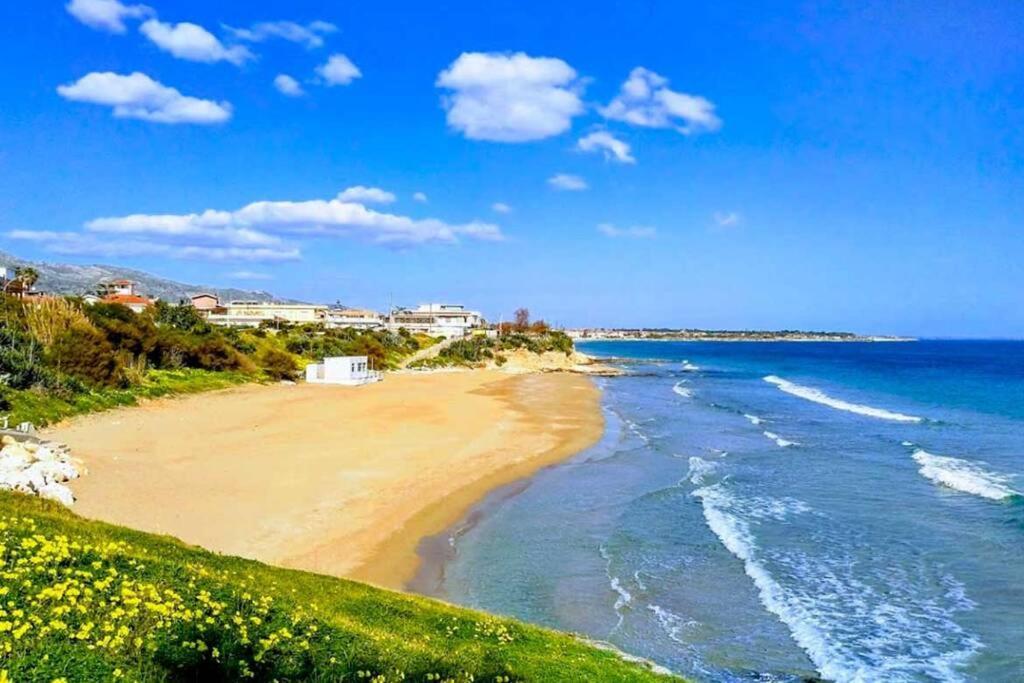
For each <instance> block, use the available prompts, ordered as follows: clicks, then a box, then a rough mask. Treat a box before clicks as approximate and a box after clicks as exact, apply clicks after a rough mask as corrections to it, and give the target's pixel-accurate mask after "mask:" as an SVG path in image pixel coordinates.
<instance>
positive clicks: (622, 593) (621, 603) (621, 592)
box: [598, 545, 633, 630]
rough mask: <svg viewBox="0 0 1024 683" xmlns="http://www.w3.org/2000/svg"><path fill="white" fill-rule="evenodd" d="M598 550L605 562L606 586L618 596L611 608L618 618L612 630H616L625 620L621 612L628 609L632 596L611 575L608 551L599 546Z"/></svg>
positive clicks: (610, 558)
mask: <svg viewBox="0 0 1024 683" xmlns="http://www.w3.org/2000/svg"><path fill="white" fill-rule="evenodd" d="M598 550H599V552H600V553H601V557H603V558H604V560H605V574H606V575H607V576H608V584H609V586H611V589H612V590H613V591H614V592H615V593H616V595H617V596H618V597H617V598H615V604H614V605H613V606H612V608H613V609H614V610H615V614H617V615H618V617H619V620H618V622H616V624H615V628H614V629H613V630H618V629H619V627H620V626H622V622H623V620H624V619H625V618H626V615H625V613H624V612H623V611H622V610H623V609H624V608H626V607H629V605H630V603H632V602H633V595H632V594H631V593H630V592H629V591H628V590H626V588H625V587H624V586H623V585H622V582H621V581H620V580H619V577H617V576H615V575H614V574H613V573H612V556H611V554H609V552H608V549H607V548H605V547H604V545H601V546H600V547H599V549H598Z"/></svg>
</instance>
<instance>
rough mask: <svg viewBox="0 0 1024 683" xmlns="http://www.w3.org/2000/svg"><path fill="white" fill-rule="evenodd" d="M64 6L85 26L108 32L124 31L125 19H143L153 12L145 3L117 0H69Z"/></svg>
mask: <svg viewBox="0 0 1024 683" xmlns="http://www.w3.org/2000/svg"><path fill="white" fill-rule="evenodd" d="M64 8H65V9H66V10H67V11H68V13H69V14H70V15H71V16H73V17H74V18H75V19H78V20H79V21H80V22H82V23H83V24H85V25H86V26H88V27H90V28H94V29H98V30H100V31H107V32H109V33H124V32H125V30H126V29H125V25H124V20H125V19H143V18H145V17H148V16H151V15H152V14H153V10H152V9H150V8H149V7H146V6H145V5H125V4H123V3H121V2H118V0H71V2H69V3H68V4H67V5H65V6H64Z"/></svg>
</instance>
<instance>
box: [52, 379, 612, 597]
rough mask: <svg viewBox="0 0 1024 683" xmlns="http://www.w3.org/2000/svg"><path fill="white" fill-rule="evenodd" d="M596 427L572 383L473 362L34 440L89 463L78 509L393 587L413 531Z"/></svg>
mask: <svg viewBox="0 0 1024 683" xmlns="http://www.w3.org/2000/svg"><path fill="white" fill-rule="evenodd" d="M603 427H604V422H603V417H602V415H601V411H600V406H599V392H598V390H597V388H596V387H595V386H594V385H593V383H592V382H591V380H590V379H588V378H586V377H582V376H579V375H570V374H527V375H514V376H509V375H507V374H503V373H500V372H495V371H473V372H439V373H429V374H422V373H420V374H394V375H389V376H388V377H387V379H386V380H385V381H384V382H382V383H380V384H375V385H371V386H365V387H333V386H316V385H305V384H300V385H292V386H285V385H275V386H247V387H242V388H238V389H230V390H227V391H222V392H216V393H209V394H201V395H196V396H189V397H185V398H179V399H167V400H160V401H154V402H152V403H149V404H146V405H143V406H141V407H136V408H126V409H122V410H117V411H111V412H108V413H101V414H98V415H91V416H86V417H82V418H77V419H75V420H73V421H70V422H67V423H65V424H62V425H59V426H57V427H56V428H54V429H51V430H49V431H48V432H47V434H46V436H47V437H48V438H53V439H56V440H59V441H63V442H65V443H67V444H68V445H69V446H70V447H71V449H72V452H73V454H74V455H75V457H77V458H80V459H81V460H83V461H84V462H85V465H86V467H87V468H88V474H87V475H86V476H84V477H83V478H82V479H80V480H78V481H76V482H75V483H74V485H73V487H72V488H73V490H74V493H75V496H76V497H77V499H78V500H77V502H76V504H75V507H74V510H75V511H76V512H77V513H78V514H81V515H83V516H86V517H92V518H96V519H102V520H104V521H108V522H112V523H115V524H122V525H125V526H129V527H133V528H136V529H142V530H145V531H152V532H157V533H165V534H170V535H173V536H177V537H178V538H181V539H182V540H184V541H186V542H189V543H194V544H197V545H200V546H203V547H205V548H209V549H211V550H215V551H218V552H224V553H229V554H233V555H241V556H243V557H250V558H254V559H259V560H262V561H265V562H269V563H271V564H277V565H283V566H288V567H295V568H301V569H308V570H312V571H317V572H321V573H326V574H332V575H336V576H347V577H351V578H356V579H360V580H364V581H369V582H372V583H376V584H378V585H383V586H388V587H392V588H401V587H403V586H404V585H405V584H406V583H407V582H408V581H409V580H411V579H412V577H413V576H414V575H415V574H416V571H417V568H418V566H419V564H420V558H419V556H418V554H417V552H416V549H417V546H418V545H419V543H420V541H421V540H422V539H424V538H426V537H429V536H432V535H435V534H438V533H440V532H441V531H443V530H444V529H446V528H448V527H450V526H451V525H453V524H455V523H456V522H457V521H459V520H460V519H462V518H463V517H464V516H465V515H466V514H467V512H468V511H469V510H470V509H471V508H472V506H473V505H474V504H475V503H476V502H477V501H479V500H481V499H483V498H484V497H485V496H486V495H487V494H488V493H489V492H490V491H492V490H494V489H497V488H499V487H502V486H505V485H507V484H509V483H511V482H513V481H516V480H519V479H522V478H524V477H528V476H530V475H531V474H533V473H534V472H535V471H537V470H538V469H540V468H542V467H545V466H547V465H550V464H553V463H555V462H558V461H560V460H563V459H565V458H567V457H570V456H571V455H573V454H575V453H577V452H579V451H581V450H583V449H584V448H587V447H588V446H590V445H592V444H593V443H595V442H596V441H597V440H598V439H599V438H600V435H601V432H602V430H603Z"/></svg>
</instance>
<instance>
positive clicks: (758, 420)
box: [743, 413, 764, 426]
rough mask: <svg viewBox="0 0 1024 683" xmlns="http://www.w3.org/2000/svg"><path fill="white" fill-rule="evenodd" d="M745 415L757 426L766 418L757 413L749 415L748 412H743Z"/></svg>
mask: <svg viewBox="0 0 1024 683" xmlns="http://www.w3.org/2000/svg"><path fill="white" fill-rule="evenodd" d="M743 417H745V418H747V419H748V420H750V424H752V425H755V426H756V425H759V424H761V423H762V422H764V420H762V419H761V418H759V417H758V416H757V415H748V414H747V413H743Z"/></svg>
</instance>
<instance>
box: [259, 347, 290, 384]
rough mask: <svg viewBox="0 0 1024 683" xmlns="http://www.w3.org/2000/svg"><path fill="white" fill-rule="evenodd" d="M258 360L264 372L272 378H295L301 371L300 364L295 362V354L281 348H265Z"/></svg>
mask: <svg viewBox="0 0 1024 683" xmlns="http://www.w3.org/2000/svg"><path fill="white" fill-rule="evenodd" d="M258 362H259V365H260V368H261V369H262V370H263V372H264V373H266V375H267V377H269V378H271V379H276V380H287V379H295V375H296V374H298V372H299V364H298V363H296V362H295V356H293V355H292V354H290V353H288V352H287V351H281V350H280V349H274V348H267V349H264V350H263V351H262V352H261V353H260V355H259V357H258Z"/></svg>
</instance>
